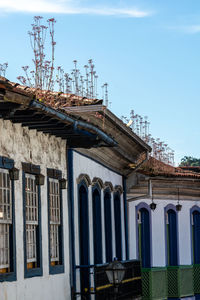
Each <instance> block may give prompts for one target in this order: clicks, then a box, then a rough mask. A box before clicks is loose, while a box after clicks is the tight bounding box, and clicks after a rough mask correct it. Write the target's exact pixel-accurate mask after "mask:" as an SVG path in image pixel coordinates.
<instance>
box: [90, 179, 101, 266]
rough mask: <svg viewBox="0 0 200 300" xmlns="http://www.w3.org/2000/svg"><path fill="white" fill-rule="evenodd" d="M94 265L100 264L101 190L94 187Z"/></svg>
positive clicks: (96, 186)
mask: <svg viewBox="0 0 200 300" xmlns="http://www.w3.org/2000/svg"><path fill="white" fill-rule="evenodd" d="M92 208H93V240H94V264H101V263H102V229H101V228H102V227H101V190H100V189H99V187H98V185H95V186H94V187H93V190H92Z"/></svg>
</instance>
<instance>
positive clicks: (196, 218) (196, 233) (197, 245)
mask: <svg viewBox="0 0 200 300" xmlns="http://www.w3.org/2000/svg"><path fill="white" fill-rule="evenodd" d="M191 213H192V216H191V217H192V250H193V251H192V252H193V263H194V264H200V208H199V207H197V206H195V207H193V208H192V210H191Z"/></svg>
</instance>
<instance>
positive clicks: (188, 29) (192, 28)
mask: <svg viewBox="0 0 200 300" xmlns="http://www.w3.org/2000/svg"><path fill="white" fill-rule="evenodd" d="M169 29H172V30H177V31H180V32H183V33H187V34H195V33H200V25H187V26H171V27H169Z"/></svg>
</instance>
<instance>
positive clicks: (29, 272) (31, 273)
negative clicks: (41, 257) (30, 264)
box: [24, 268, 43, 278]
mask: <svg viewBox="0 0 200 300" xmlns="http://www.w3.org/2000/svg"><path fill="white" fill-rule="evenodd" d="M42 275H43V271H42V268H34V269H26V270H25V273H24V278H31V277H36V276H42Z"/></svg>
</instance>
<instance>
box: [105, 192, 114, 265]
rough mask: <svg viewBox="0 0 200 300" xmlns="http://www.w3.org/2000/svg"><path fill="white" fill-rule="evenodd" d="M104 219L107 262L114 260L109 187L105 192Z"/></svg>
mask: <svg viewBox="0 0 200 300" xmlns="http://www.w3.org/2000/svg"><path fill="white" fill-rule="evenodd" d="M104 219H105V243H106V262H111V261H112V217H111V193H110V190H109V189H106V190H105V192H104Z"/></svg>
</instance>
